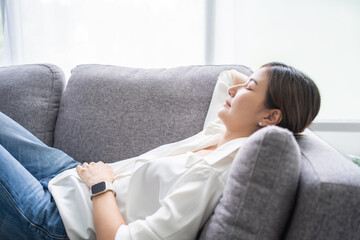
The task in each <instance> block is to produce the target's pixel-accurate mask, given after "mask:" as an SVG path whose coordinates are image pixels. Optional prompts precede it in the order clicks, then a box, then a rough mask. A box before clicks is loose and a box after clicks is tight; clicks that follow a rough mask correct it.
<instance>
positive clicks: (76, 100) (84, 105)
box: [55, 65, 251, 162]
mask: <svg viewBox="0 0 360 240" xmlns="http://www.w3.org/2000/svg"><path fill="white" fill-rule="evenodd" d="M226 69H237V70H239V71H240V72H243V73H244V74H247V75H249V74H251V71H250V70H249V69H248V68H246V67H244V66H239V65H236V66H234V65H229V66H187V67H177V68H170V69H141V68H127V67H119V66H106V65H81V66H78V67H76V68H75V69H73V71H72V74H71V77H70V79H69V82H68V85H67V87H66V90H65V92H64V94H63V97H62V100H61V107H60V112H59V118H58V121H57V125H56V131H55V147H57V148H59V149H61V150H63V151H65V152H66V153H68V154H70V155H71V156H72V157H74V158H75V159H76V160H78V161H81V162H84V161H99V160H102V161H104V162H114V161H119V160H122V159H126V158H129V157H133V156H138V155H140V154H142V153H144V152H146V151H148V150H151V149H153V148H155V147H158V146H160V145H163V144H166V143H170V142H175V141H179V140H181V139H184V138H186V137H189V136H192V135H194V134H196V133H198V132H199V131H201V130H202V128H203V123H204V120H205V117H206V113H207V109H208V107H209V104H210V100H211V97H212V92H213V90H214V86H215V84H216V81H217V78H218V75H219V74H220V72H222V71H223V70H226Z"/></svg>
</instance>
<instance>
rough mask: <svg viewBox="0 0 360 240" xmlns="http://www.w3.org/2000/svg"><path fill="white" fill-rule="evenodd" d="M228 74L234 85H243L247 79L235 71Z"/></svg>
mask: <svg viewBox="0 0 360 240" xmlns="http://www.w3.org/2000/svg"><path fill="white" fill-rule="evenodd" d="M230 73H231V77H232V79H233V82H234V85H238V84H244V83H246V81H247V80H248V78H249V77H248V76H246V75H245V74H243V73H241V72H238V71H236V70H230Z"/></svg>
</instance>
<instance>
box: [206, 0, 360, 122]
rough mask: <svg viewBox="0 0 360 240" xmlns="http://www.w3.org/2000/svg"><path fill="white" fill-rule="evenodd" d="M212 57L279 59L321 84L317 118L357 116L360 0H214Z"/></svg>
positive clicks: (258, 61) (253, 61)
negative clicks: (320, 100)
mask: <svg viewBox="0 0 360 240" xmlns="http://www.w3.org/2000/svg"><path fill="white" fill-rule="evenodd" d="M214 4H215V9H216V11H215V19H216V21H215V27H214V38H215V39H214V53H213V59H212V63H214V64H224V63H241V64H245V65H248V66H251V67H252V68H253V69H256V68H258V67H260V66H261V65H262V64H264V63H267V62H270V61H281V62H284V63H286V64H290V65H293V66H294V67H296V68H298V69H300V70H302V71H304V72H305V73H307V74H308V75H310V77H312V78H313V79H314V80H315V82H316V83H317V85H318V86H319V88H320V90H321V95H322V100H323V101H322V106H321V111H320V114H319V117H318V119H321V121H337V122H339V121H358V122H359V121H360V108H359V106H358V105H359V103H360V94H359V91H360V77H359V76H360V75H359V65H360V44H359V43H360V1H354V0H345V1H344V0H333V1H328V0H301V1H288V0H271V1H269V0H251V1H250V0H217V1H214Z"/></svg>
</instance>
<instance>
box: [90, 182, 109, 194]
mask: <svg viewBox="0 0 360 240" xmlns="http://www.w3.org/2000/svg"><path fill="white" fill-rule="evenodd" d="M105 189H106V185H105V182H99V183H97V184H94V185H93V186H92V187H91V193H92V194H96V193H99V192H102V191H104V190H105Z"/></svg>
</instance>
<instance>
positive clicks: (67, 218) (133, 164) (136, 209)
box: [49, 71, 246, 240]
mask: <svg viewBox="0 0 360 240" xmlns="http://www.w3.org/2000/svg"><path fill="white" fill-rule="evenodd" d="M231 85H232V78H231V74H230V72H229V71H224V72H222V73H221V74H220V76H219V78H218V82H217V84H216V86H215V90H214V93H213V97H212V100H211V104H210V107H209V111H208V114H207V117H206V120H205V123H204V130H203V131H201V132H200V133H198V134H196V135H195V136H192V137H190V138H187V139H185V140H182V141H179V142H176V143H171V144H167V145H163V146H160V147H158V148H156V149H154V150H151V151H149V152H147V153H145V154H142V155H140V156H138V157H134V158H130V159H127V160H123V161H119V162H116V163H112V164H109V165H110V166H111V167H112V168H113V170H114V174H115V181H114V187H115V191H116V193H117V196H116V202H117V205H118V207H119V210H120V212H121V214H122V216H123V217H124V220H125V222H126V223H127V224H126V225H122V226H120V228H119V229H118V231H117V233H116V237H115V239H118V240H126V239H133V240H135V239H139V240H144V239H194V238H195V237H196V234H197V232H198V231H199V229H200V228H201V226H202V225H203V224H204V223H205V222H206V220H207V219H208V218H209V217H210V215H211V214H212V212H213V210H214V208H215V206H216V204H217V203H218V201H219V199H220V197H221V194H222V192H223V190H224V186H225V182H226V179H227V175H228V171H229V168H230V165H231V163H232V160H233V158H234V156H235V154H236V153H237V150H238V149H239V147H240V146H241V145H242V144H243V143H244V142H245V140H246V138H238V139H234V140H232V141H230V142H227V143H226V144H223V145H222V146H220V147H219V148H217V149H216V150H214V151H213V152H211V153H210V154H208V155H206V156H205V157H203V156H201V155H199V154H197V153H194V151H196V150H198V149H202V148H206V147H209V146H212V145H215V144H217V143H218V141H219V140H220V138H221V136H222V134H223V133H224V131H225V126H224V124H223V123H222V122H221V120H220V119H218V118H217V110H218V109H219V108H220V107H221V106H222V105H223V104H224V103H225V99H226V97H227V96H228V95H227V89H228V87H229V86H231ZM49 190H50V192H51V194H52V196H53V197H54V199H55V202H56V205H57V207H58V209H59V212H60V216H61V218H62V220H63V222H64V225H65V229H66V232H67V234H68V236H69V237H70V239H72V240H73V239H96V234H95V228H94V221H93V215H92V201H91V200H90V192H89V188H88V187H87V186H86V184H85V183H84V182H83V181H82V180H81V178H80V177H79V175H78V173H77V171H76V169H70V170H68V171H65V172H63V173H61V174H59V175H58V176H56V177H55V178H53V179H52V180H51V181H50V183H49Z"/></svg>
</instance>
